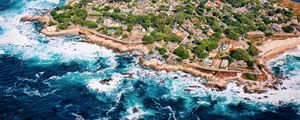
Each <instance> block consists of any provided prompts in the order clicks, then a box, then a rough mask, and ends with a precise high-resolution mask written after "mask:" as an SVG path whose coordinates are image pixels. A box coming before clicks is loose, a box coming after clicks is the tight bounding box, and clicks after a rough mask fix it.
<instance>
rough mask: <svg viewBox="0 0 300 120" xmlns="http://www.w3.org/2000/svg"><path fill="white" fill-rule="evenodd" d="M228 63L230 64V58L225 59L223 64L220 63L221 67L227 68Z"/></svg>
mask: <svg viewBox="0 0 300 120" xmlns="http://www.w3.org/2000/svg"><path fill="white" fill-rule="evenodd" d="M228 65H229V62H228V60H226V59H224V60H222V63H221V65H220V67H221V68H227V67H228Z"/></svg>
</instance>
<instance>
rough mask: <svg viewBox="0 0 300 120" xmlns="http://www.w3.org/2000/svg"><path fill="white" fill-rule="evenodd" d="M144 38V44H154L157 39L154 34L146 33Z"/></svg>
mask: <svg viewBox="0 0 300 120" xmlns="http://www.w3.org/2000/svg"><path fill="white" fill-rule="evenodd" d="M142 40H143V42H144V44H153V43H154V41H155V39H154V37H153V36H152V35H145V36H144V37H143V39H142Z"/></svg>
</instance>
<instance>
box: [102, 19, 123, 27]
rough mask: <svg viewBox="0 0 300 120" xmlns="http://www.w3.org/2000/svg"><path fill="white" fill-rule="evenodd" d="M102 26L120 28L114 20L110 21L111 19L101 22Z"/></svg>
mask: <svg viewBox="0 0 300 120" xmlns="http://www.w3.org/2000/svg"><path fill="white" fill-rule="evenodd" d="M103 25H104V26H107V27H120V26H121V25H120V23H118V22H116V21H114V20H111V19H105V20H104V22H103Z"/></svg>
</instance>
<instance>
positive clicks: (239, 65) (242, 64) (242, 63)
mask: <svg viewBox="0 0 300 120" xmlns="http://www.w3.org/2000/svg"><path fill="white" fill-rule="evenodd" d="M229 67H230V68H247V67H248V65H247V63H246V62H245V61H243V60H239V61H233V62H232V63H231V64H230V65H229Z"/></svg>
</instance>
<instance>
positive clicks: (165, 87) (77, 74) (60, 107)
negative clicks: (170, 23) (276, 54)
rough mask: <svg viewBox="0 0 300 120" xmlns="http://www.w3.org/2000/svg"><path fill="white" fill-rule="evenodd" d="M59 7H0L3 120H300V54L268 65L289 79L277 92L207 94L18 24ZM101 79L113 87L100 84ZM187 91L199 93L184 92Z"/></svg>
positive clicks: (44, 3)
mask: <svg viewBox="0 0 300 120" xmlns="http://www.w3.org/2000/svg"><path fill="white" fill-rule="evenodd" d="M9 2H10V1H8V2H7V3H9ZM62 4H63V1H57V0H39V1H36V0H21V1H13V2H11V3H10V4H2V2H1V3H0V28H1V29H0V31H2V32H0V106H1V107H0V119H75V118H84V119H120V118H121V119H125V118H129V119H228V120H232V119H245V120H247V119H249V120H250V119H251V120H252V119H266V120H268V119H270V120H271V119H272V120H273V119H291V120H297V119H300V112H299V111H300V106H299V103H300V98H299V96H300V79H299V78H300V76H299V73H300V72H299V69H300V59H299V58H300V57H299V56H300V52H299V55H298V54H297V53H294V54H288V55H286V56H284V57H282V58H281V59H278V60H275V61H274V62H272V63H270V66H271V67H272V69H273V70H274V72H276V74H278V75H280V76H282V77H286V78H287V80H286V81H284V84H283V85H282V86H280V87H279V88H280V90H269V91H268V92H267V93H264V94H246V93H244V92H243V91H242V89H241V87H237V86H236V85H235V84H234V83H231V84H229V87H228V89H226V90H225V91H220V92H217V91H211V90H210V89H207V88H205V87H204V86H202V85H201V83H202V82H205V80H204V79H202V78H199V77H193V76H191V75H188V74H185V73H182V72H169V73H167V72H165V71H153V70H151V69H149V68H144V67H142V66H139V65H138V64H137V59H136V57H135V55H133V54H118V53H114V52H112V51H111V50H109V49H106V48H104V47H99V46H96V45H91V44H87V43H83V42H81V40H82V38H80V37H76V36H66V37H45V36H44V35H42V34H39V32H38V30H40V28H41V24H40V23H30V22H26V23H21V22H19V19H20V18H21V17H22V16H25V15H41V14H42V13H43V12H44V9H48V8H52V7H55V6H58V5H62ZM122 73H132V74H133V78H126V76H124V75H122ZM106 78H112V79H113V80H112V81H110V82H109V83H108V84H107V85H103V84H101V83H99V81H101V80H103V79H106ZM190 85H194V86H199V88H195V89H193V91H192V92H185V91H184V89H185V88H187V87H188V86H190ZM244 98H247V99H250V100H246V99H244ZM278 103H282V104H278ZM135 108H138V111H137V112H136V113H133V111H134V109H135Z"/></svg>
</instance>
